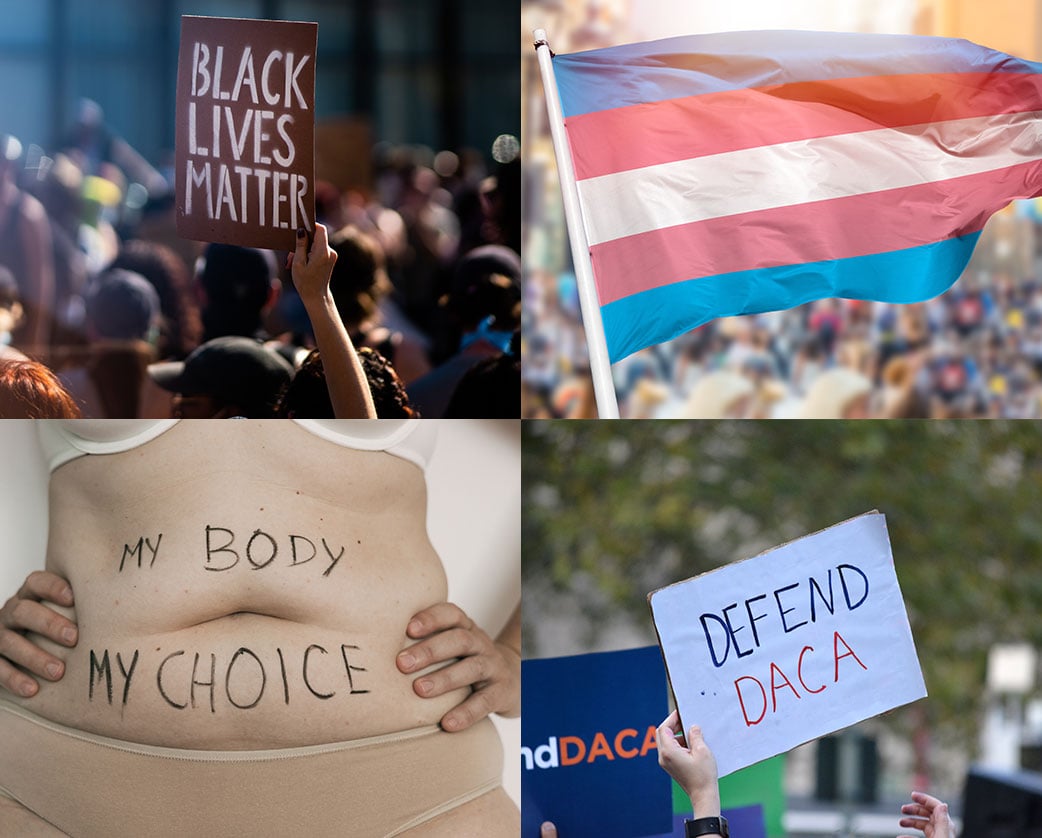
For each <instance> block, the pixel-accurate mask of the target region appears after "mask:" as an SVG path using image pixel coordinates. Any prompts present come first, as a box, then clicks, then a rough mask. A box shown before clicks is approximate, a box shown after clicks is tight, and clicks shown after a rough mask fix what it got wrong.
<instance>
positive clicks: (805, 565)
mask: <svg viewBox="0 0 1042 838" xmlns="http://www.w3.org/2000/svg"><path fill="white" fill-rule="evenodd" d="M648 600H649V602H650V604H651V611H652V616H653V618H654V621H655V628H656V630H657V631H658V635H659V644H660V646H661V647H662V654H663V657H664V658H665V662H666V670H667V673H668V676H669V680H670V682H671V684H672V687H673V692H674V694H675V696H676V700H677V707H678V709H679V710H680V718H681V721H682V722H683V724H684V726H685V729H686V728H687V727H690V726H691V725H693V724H698V725H700V726H701V727H702V730H703V734H704V736H705V739H706V742H707V743H708V744H709V746H710V747H711V748H713V750H714V753H715V754H716V755H717V760H718V763H719V770H720V775H721V776H723V775H725V774H730V773H731V772H733V771H737V770H738V769H740V768H744V767H746V766H748V765H752V764H753V763H756V762H759V761H761V760H764V759H767V758H768V757H772V756H775V755H776V754H780V753H784V752H785V751H788V750H790V749H792V748H794V747H796V746H797V745H800V744H803V743H804V742H807V741H810V740H812V739H816V738H818V737H819V736H824V735H825V734H827V733H831V732H833V731H836V730H840V729H841V728H844V727H848V726H849V725H852V724H855V723H857V722H860V721H863V720H864V719H867V718H871V717H872V716H876V715H878V714H880V713H884V712H886V711H887V710H891V709H893V708H895V707H900V706H901V705H903V704H907V703H909V702H911V701H915V700H917V699H919V698H923V697H925V695H926V687H925V685H924V683H923V676H922V672H921V670H920V667H919V659H918V657H917V656H916V652H915V645H914V643H913V641H912V633H911V629H910V628H909V625H908V616H907V614H906V612H905V607H904V601H903V599H902V598H901V591H900V588H899V587H898V583H897V575H896V573H895V571H894V564H893V557H892V555H891V552H890V542H889V539H888V537H887V532H886V522H885V519H884V517H883V516H882V515H881V514H879V513H875V512H874V513H869V514H867V515H862V516H860V517H858V518H854V519H852V520H850V521H846V522H844V523H842V524H837V525H836V526H834V527H830V528H829V529H827V530H823V531H821V532H818V533H815V534H813V535H809V536H806V537H804V538H801V539H798V540H796V541H792V542H789V543H788V544H785V545H782V546H781V547H776V548H774V549H773V550H769V551H767V552H766V553H763V554H761V555H759V556H757V557H755V558H753V559H749V560H747V561H744V562H737V563H735V564H732V565H728V566H726V567H723V568H720V569H718V570H715V571H712V572H711V573H706V574H703V575H702V576H699V577H696V578H694V579H688V580H686V581H684V582H678V583H677V584H675V585H670V586H669V587H667V588H662V589H660V590H658V591H655V592H653V593H652V594H650V595H649V597H648Z"/></svg>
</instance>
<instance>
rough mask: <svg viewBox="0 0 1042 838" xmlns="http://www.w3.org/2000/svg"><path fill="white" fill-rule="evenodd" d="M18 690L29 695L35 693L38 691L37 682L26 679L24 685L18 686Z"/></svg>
mask: <svg viewBox="0 0 1042 838" xmlns="http://www.w3.org/2000/svg"><path fill="white" fill-rule="evenodd" d="M18 692H20V693H21V694H22V695H24V696H27V697H28V696H30V695H33V694H35V692H36V684H34V683H33V682H32V681H25V682H24V683H23V684H22V686H20V687H19V688H18Z"/></svg>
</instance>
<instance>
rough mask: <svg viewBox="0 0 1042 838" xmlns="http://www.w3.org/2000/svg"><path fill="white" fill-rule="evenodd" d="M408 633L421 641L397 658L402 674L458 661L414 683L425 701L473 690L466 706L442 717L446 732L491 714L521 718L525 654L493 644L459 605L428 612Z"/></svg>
mask: <svg viewBox="0 0 1042 838" xmlns="http://www.w3.org/2000/svg"><path fill="white" fill-rule="evenodd" d="M406 634H408V636H409V637H411V638H413V639H414V640H419V641H420V642H419V643H416V644H415V645H413V646H410V647H409V648H408V649H405V650H404V651H403V652H401V653H400V654H399V655H398V669H399V670H401V671H402V672H404V673H406V674H408V673H410V672H417V671H419V670H421V669H426V668H427V667H428V666H432V665H434V664H438V663H446V662H448V661H451V660H454V659H456V658H459V660H457V661H456V662H455V663H453V664H450V665H449V666H446V667H444V668H443V669H439V670H437V671H436V672H429V673H427V674H425V675H421V676H420V677H419V678H417V679H416V680H415V681H413V689H414V690H415V691H416V694H417V695H418V696H420V697H421V698H434V697H435V696H439V695H444V694H445V693H447V692H451V691H452V690H455V689H459V688H460V687H470V688H471V690H472V692H471V694H470V696H469V697H468V698H467V699H466V700H465V701H464V702H463V703H462V704H459V705H457V706H456V707H454V708H452V709H451V710H450V711H449V712H448V713H446V714H445V715H444V716H442V718H441V726H442V727H443V728H444V729H445V730H447V731H450V732H456V731H459V730H465V729H466V728H468V727H470V726H471V725H473V724H474V723H475V722H478V721H480V720H481V719H483V718H485V716H487V715H488V714H489V713H498V714H499V715H501V716H510V717H514V716H519V715H520V714H521V655H520V654H519V652H518V651H517V650H515V649H513V648H511V647H510V646H508V645H507V644H505V643H499V642H496V641H494V640H492V638H491V637H489V636H488V635H487V634H486V633H485V632H484V631H482V630H481V629H480V628H479V627H478V626H477V625H475V623H474V621H473V620H471V619H470V617H468V616H467V615H466V614H465V613H464V612H463V610H462V609H460V608H459V607H458V606H456V605H453V604H452V603H451V602H441V603H438V604H437V605H433V606H431V607H430V608H426V609H424V610H423V611H421V612H420V613H418V614H416V615H415V616H413V618H412V619H411V620H410V621H409V626H408V628H407V629H406Z"/></svg>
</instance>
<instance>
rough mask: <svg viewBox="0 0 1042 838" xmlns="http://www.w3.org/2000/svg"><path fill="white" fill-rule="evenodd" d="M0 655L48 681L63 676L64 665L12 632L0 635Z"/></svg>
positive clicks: (56, 679)
mask: <svg viewBox="0 0 1042 838" xmlns="http://www.w3.org/2000/svg"><path fill="white" fill-rule="evenodd" d="M0 655H3V656H4V657H5V658H7V659H8V660H9V661H11V662H12V663H14V664H17V665H18V666H21V667H24V668H25V669H28V670H29V671H30V672H32V673H33V674H35V675H39V676H40V677H42V678H46V679H47V680H48V681H58V680H60V679H61V677H62V675H64V674H65V664H64V663H62V662H61V661H60V660H58V659H57V658H56V657H54V655H50V654H48V653H47V652H45V651H44V650H43V649H41V648H40V647H39V646H34V645H33V644H32V643H30V642H29V641H28V640H26V639H25V638H24V637H22V635H20V634H17V633H15V632H13V631H5V632H4V633H3V634H0Z"/></svg>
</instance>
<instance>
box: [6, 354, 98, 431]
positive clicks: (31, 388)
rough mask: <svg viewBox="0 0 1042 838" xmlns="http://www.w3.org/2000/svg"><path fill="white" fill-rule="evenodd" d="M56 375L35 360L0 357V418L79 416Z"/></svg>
mask: <svg viewBox="0 0 1042 838" xmlns="http://www.w3.org/2000/svg"><path fill="white" fill-rule="evenodd" d="M79 418H80V409H79V408H78V407H77V406H76V402H74V401H73V400H72V396H70V395H69V394H68V393H67V392H65V388H64V387H62V385H61V382H60V381H58V377H57V376H56V375H55V374H54V373H53V372H51V370H50V369H49V368H47V367H45V366H44V365H43V364H39V363H37V362H36V361H0V419H79Z"/></svg>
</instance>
